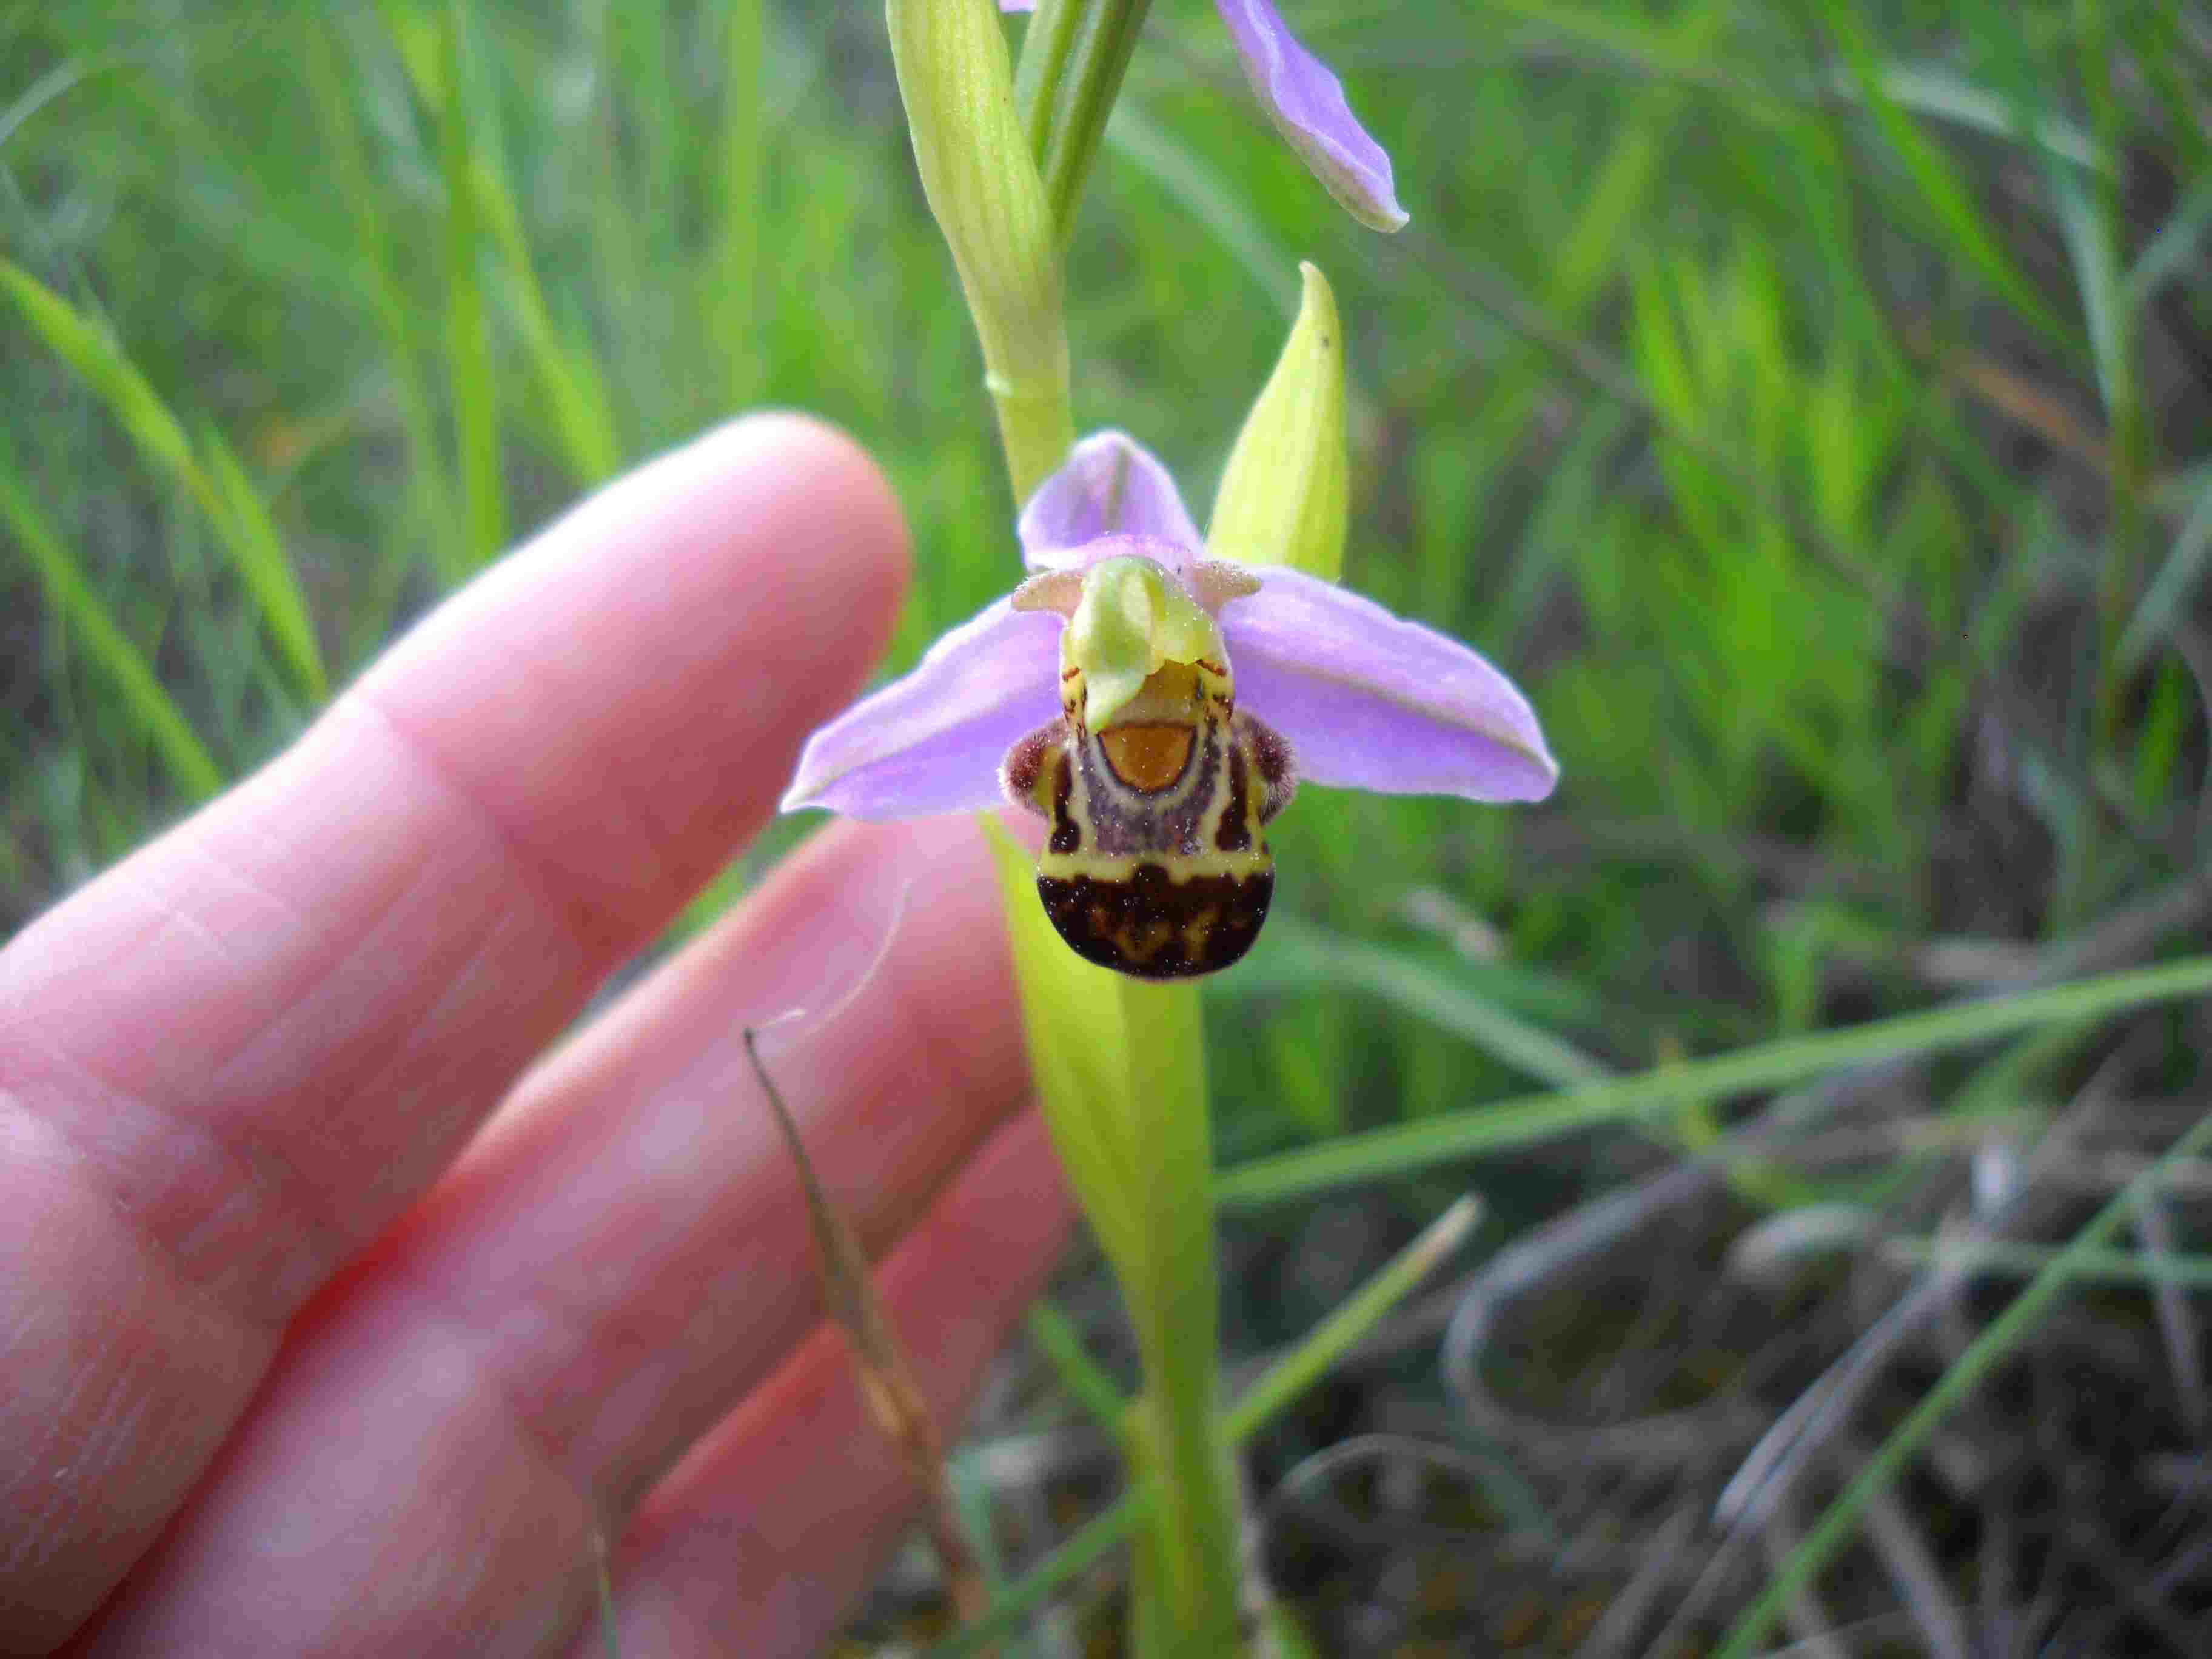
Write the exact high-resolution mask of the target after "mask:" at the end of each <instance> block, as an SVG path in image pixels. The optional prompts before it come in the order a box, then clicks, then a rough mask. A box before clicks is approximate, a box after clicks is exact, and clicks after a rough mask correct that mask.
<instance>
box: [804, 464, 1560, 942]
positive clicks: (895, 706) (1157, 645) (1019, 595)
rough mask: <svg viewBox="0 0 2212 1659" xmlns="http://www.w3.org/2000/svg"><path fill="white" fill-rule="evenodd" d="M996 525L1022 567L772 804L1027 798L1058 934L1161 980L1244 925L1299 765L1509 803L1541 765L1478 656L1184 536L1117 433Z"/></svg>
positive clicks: (1531, 786)
mask: <svg viewBox="0 0 2212 1659" xmlns="http://www.w3.org/2000/svg"><path fill="white" fill-rule="evenodd" d="M1017 528H1018V534H1019V537H1020V539H1021V544H1022V549H1023V553H1024V558H1025V561H1026V562H1027V563H1028V565H1029V567H1030V570H1031V571H1032V572H1033V573H1035V574H1032V575H1031V576H1030V578H1029V579H1028V580H1026V581H1024V582H1023V583H1022V584H1021V585H1020V586H1018V587H1017V588H1015V589H1014V590H1013V592H1011V593H1009V594H1007V595H1006V596H1005V597H1003V598H1001V599H997V600H994V602H993V603H992V604H991V605H988V606H987V607H986V608H985V609H984V610H983V611H982V612H981V614H979V615H978V616H976V617H972V618H971V619H969V621H968V622H966V623H962V624H961V625H960V626H958V627H957V628H955V629H952V630H951V632H949V633H947V634H946V635H944V637H943V638H941V639H939V641H937V643H936V644H935V645H934V646H933V647H931V648H930V650H929V651H928V653H927V654H926V655H925V656H924V657H923V659H922V660H921V664H920V665H918V666H917V667H916V668H915V670H914V671H913V672H912V673H910V674H908V675H907V676H906V677H905V678H902V679H900V680H897V681H895V682H894V683H892V684H890V685H887V686H885V687H884V688H883V689H882V690H879V691H877V692H876V693H874V694H873V695H872V696H869V697H866V698H865V699H863V700H862V701H861V702H859V703H857V704H856V705H854V707H853V708H850V709H848V711H847V712H846V713H845V714H842V715H841V716H839V717H838V718H837V719H836V720H832V721H831V722H830V723H829V725H827V726H823V728H822V729H821V730H820V731H818V732H816V733H815V734H814V736H813V737H812V738H811V739H810V740H809V742H808V744H807V745H806V749H805V753H804V754H803V755H802V756H801V757H800V760H799V770H798V775H797V776H796V778H795V779H794V780H793V783H792V785H791V787H790V790H789V791H788V792H787V794H786V795H785V797H784V802H783V805H784V808H785V810H786V811H793V810H796V809H798V808H801V807H807V806H822V807H828V808H829V809H830V810H832V811H837V812H842V813H844V814H846V815H847V816H848V817H860V818H873V819H887V818H903V817H921V816H926V815H928V814H931V813H937V812H951V811H975V810H980V809H981V808H984V807H987V806H990V805H994V804H996V803H997V802H998V800H999V799H1000V798H1001V796H1002V795H1003V796H1004V797H1005V798H1006V799H1012V801H1014V802H1015V803H1016V804H1017V805H1021V806H1024V807H1026V808H1028V809H1029V810H1030V811H1034V812H1036V813H1037V814H1038V815H1040V816H1041V817H1043V818H1044V819H1045V821H1046V825H1047V836H1046V841H1045V845H1044V849H1043V851H1042V854H1040V855H1039V860H1038V877H1037V885H1038V891H1039V895H1040V896H1041V897H1042V899H1043V901H1044V904H1045V908H1046V911H1047V913H1048V915H1050V916H1051V917H1052V919H1053V922H1054V926H1055V927H1058V929H1059V930H1060V934H1061V937H1063V938H1064V939H1066V940H1067V942H1068V944H1069V945H1071V946H1073V948H1074V949H1075V951H1077V952H1079V954H1080V955H1082V956H1084V957H1087V958H1089V959H1090V960H1091V961H1093V962H1097V963H1101V964H1102V965H1103V966H1106V967H1110V968H1115V969H1120V970H1121V971H1122V972H1124V973H1128V974H1133V975H1139V976H1142V977H1146V978H1176V977H1181V976H1183V975H1192V974H1202V973H1209V972H1212V970H1214V969H1219V968H1225V967H1227V966H1228V965H1229V964H1230V963H1233V962H1235V961H1237V959H1238V958H1239V957H1242V956H1243V954H1244V952H1245V951H1247V950H1248V949H1249V948H1250V945H1251V944H1252V941H1253V939H1254V938H1255V936H1256V935H1257V933H1258V932H1259V929H1260V925H1261V921H1262V920H1263V919H1264V918H1265V916H1266V915H1267V903H1268V900H1269V897H1270V896H1271V894H1272V892H1273V885H1274V875H1273V856H1272V854H1271V853H1270V851H1269V849H1268V846H1267V839H1266V836H1265V835H1264V833H1263V830H1264V826H1265V825H1266V824H1267V822H1268V821H1269V820H1270V819H1272V818H1273V817H1274V816H1275V815H1276V813H1278V812H1279V811H1281V810H1282V809H1283V807H1284V806H1285V805H1287V804H1288V803H1289V801H1290V799H1291V794H1292V793H1293V791H1294V790H1295V789H1296V787H1297V783H1298V782H1299V781H1307V782H1311V783H1317V784H1334V785H1339V786H1342V787H1351V788H1359V789H1370V790H1378V791H1383V792H1386V793H1431V794H1450V795H1459V796H1462V797H1464V798H1466V799H1471V800H1485V801H1509V800H1534V799H1540V798H1541V797H1542V796H1544V795H1545V794H1547V793H1549V792H1550V789H1551V787H1552V785H1553V781H1554V780H1555V779H1556V778H1557V776H1558V768H1557V766H1556V765H1555V764H1554V763H1553V759H1552V757H1551V755H1550V753H1549V752H1548V751H1547V750H1546V748H1545V746H1544V738H1543V734H1542V732H1541V731H1540V730H1539V729H1538V726H1537V724H1536V720H1535V716H1534V714H1532V713H1531V712H1530V710H1529V708H1528V702H1527V701H1526V700H1525V699H1524V698H1523V697H1522V696H1521V694H1520V692H1519V691H1518V690H1516V689H1515V688H1514V686H1513V684H1512V683H1511V682H1510V680H1508V679H1507V678H1505V677H1504V675H1503V674H1501V673H1499V672H1498V670H1497V669H1495V668H1493V667H1492V665H1490V664H1489V663H1488V662H1486V661H1485V660H1484V659H1482V658H1481V657H1480V655H1478V654H1477V653H1474V651H1472V650H1470V649H1468V647H1466V646H1463V645H1462V644H1460V643H1459V642H1458V641H1455V640H1452V639H1449V638H1447V637H1446V636H1445V635H1442V634H1438V633H1437V632H1435V631H1434V630H1432V629H1427V628H1425V627H1422V626H1421V625H1420V624H1419V623H1412V622H1407V621H1406V620H1404V619H1403V618H1401V617H1395V616H1393V615H1392V614H1391V613H1390V612H1389V611H1386V610H1384V609H1383V607H1382V606H1380V605H1376V604H1374V603H1373V602H1372V601H1370V600H1368V599H1363V598H1361V597H1360V596H1359V595H1358V594H1356V593H1353V592H1349V591H1348V590H1346V589H1345V588H1342V587H1340V586H1336V585H1335V584H1334V583H1332V582H1328V581H1325V580H1322V579H1321V578H1319V577H1317V576H1314V575H1310V574H1307V573H1305V572H1304V571H1300V570H1296V569H1292V568H1288V567H1287V566H1284V565H1279V564H1274V563H1270V562H1246V561H1245V559H1244V558H1242V557H1238V558H1226V559H1225V558H1220V557H1212V558H1209V557H1207V556H1205V553H1204V552H1203V551H1202V550H1201V543H1200V538H1199V535H1198V532H1197V528H1196V526H1194V524H1193V523H1192V521H1191V518H1190V515H1189V513H1188V512H1187V511H1186V510H1185V508H1184V507H1183V504H1182V497H1181V496H1180V495H1178V494H1177V493H1176V487H1175V483H1174V480H1173V479H1172V478H1171V477H1170V476H1169V474H1168V471H1167V469H1166V468H1165V467H1164V466H1163V465H1161V464H1160V463H1159V461H1158V459H1155V458H1154V457H1153V456H1152V454H1151V453H1149V452H1147V451H1146V449H1144V448H1143V447H1141V446H1140V445H1139V444H1137V443H1136V442H1135V441H1133V440H1132V439H1130V438H1128V437H1127V436H1126V435H1123V434H1121V433H1119V432H1103V433H1100V434H1097V435H1095V436H1093V437H1091V438H1089V439H1087V440H1085V441H1084V442H1083V443H1081V444H1079V445H1078V446H1077V447H1076V448H1075V449H1074V450H1073V453H1071V454H1070V456H1069V459H1068V460H1067V462H1066V465H1064V466H1063V467H1062V468H1061V469H1060V471H1058V472H1056V473H1054V475H1053V476H1052V477H1050V478H1048V480H1047V481H1046V482H1045V483H1044V484H1043V485H1042V487H1041V488H1039V489H1037V490H1036V493H1035V494H1034V495H1032V496H1031V497H1030V501H1029V502H1028V504H1027V506H1026V507H1024V509H1023V512H1022V513H1021V517H1020V520H1019V521H1018V526H1017ZM1223 551H1230V552H1233V553H1236V554H1239V555H1257V556H1260V557H1261V559H1262V560H1263V559H1264V556H1265V554H1266V552H1267V550H1265V549H1236V550H1220V549H1216V550H1215V552H1216V553H1217V554H1218V553H1220V552H1223ZM1054 710H1057V713H1056V714H1055V713H1054Z"/></svg>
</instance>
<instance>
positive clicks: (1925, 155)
mask: <svg viewBox="0 0 2212 1659" xmlns="http://www.w3.org/2000/svg"><path fill="white" fill-rule="evenodd" d="M1823 15H1824V16H1825V18H1826V21H1827V23H1828V26H1829V27H1830V28H1831V29H1832V31H1833V32H1834V34H1835V40H1836V44H1837V46H1838V49H1839V50H1840V51H1841V52H1842V53H1843V55H1844V64H1846V65H1847V66H1848V67H1849V69H1850V73H1851V78H1852V79H1853V80H1854V81H1856V82H1857V83H1858V89H1859V94H1860V96H1861V97H1863V98H1864V99H1865V100H1866V106H1867V112H1868V113H1869V115H1870V116H1871V117H1872V118H1873V119H1874V124H1875V128H1876V130H1877V131H1880V132H1881V136H1882V137H1884V138H1886V139H1887V140H1888V141H1889V146H1890V148H1891V149H1893V150H1894V151H1896V152H1897V157H1898V159H1899V161H1902V162H1903V163H1904V164H1905V172H1906V173H1909V174H1910V175H1911V179H1912V182H1913V184H1914V185H1916V186H1917V187H1918V189H1919V191H1920V195H1921V197H1922V199H1923V201H1924V202H1925V203H1926V204H1927V205H1928V207H1929V210H1930V211H1931V212H1933V213H1934V214H1935V216H1936V221H1937V222H1938V223H1940V224H1941V225H1942V228H1943V229H1944V232H1945V233H1946V234H1947V235H1948V237H1949V238H1950V240H1951V243H1952V246H1953V248H1954V251H1955V252H1958V253H1959V254H1960V257H1962V258H1964V259H1965V260H1966V262H1967V263H1968V264H1971V265H1972V266H1973V267H1974V268H1975V269H1976V270H1978V271H1980V272H1981V274H1982V276H1983V278H1984V280H1985V281H1986V282H1987V283H1989V284H1990V287H1992V288H1994V289H1996V291H1997V292H1998V293H1999V294H2002V295H2004V297H2005V298H2006V299H2007V300H2008V301H2010V302H2011V304H2012V307H2013V308H2014V309H2015V310H2016V311H2018V312H2019V313H2020V314H2021V316H2023V317H2025V318H2026V319H2028V321H2030V322H2032V323H2033V324H2034V325H2036V326H2037V327H2038V328H2039V329H2041V330H2042V331H2044V332H2045V334H2048V335H2049V336H2050V337H2051V338H2052V339H2053V340H2056V341H2057V342H2058V343H2060V344H2062V345H2065V346H2069V347H2074V346H2077V345H2078V344H2079V337H2078V336H2077V335H2075V332H2074V331H2073V330H2071V329H2069V327H2067V325H2065V324H2064V323H2063V322H2061V321H2060V320H2059V319H2058V317H2057V313H2054V312H2053V311H2052V310H2051V307H2050V305H2049V304H2048V303H2047V302H2046V301H2045V299H2044V297H2043V296H2042V295H2040V294H2039V293H2037V292H2036V290H2035V287H2034V285H2033V283H2030V282H2029V281H2028V280H2027V277H2026V276H2022V275H2021V270H2020V267H2019V266H2017V265H2016V264H2014V263H2013V260H2012V256H2011V255H2010V254H2008V253H2007V252H2005V250H2004V245H2003V244H2002V242H2000V241H1999V240H1997V239H1996V235H1995V234H1993V233H1992V232H1991V231H1990V228H1989V227H1988V225H1987V224H1985V223H1984V222H1983V219H1982V216H1981V212H1980V210H1978V208H1977V207H1976V206H1975V205H1974V198H1973V196H1972V192H1971V191H1968V190H1967V188H1966V182H1965V180H1964V179H1960V176H1959V173H1958V172H1957V170H1956V169H1955V168H1954V167H1953V166H1952V165H1951V162H1950V160H1949V158H1948V157H1947V156H1946V155H1944V154H1943V152H1942V150H1941V149H1937V148H1936V145H1935V144H1933V143H1930V142H1929V139H1928V138H1927V137H1926V136H1925V135H1924V134H1923V133H1922V132H1921V131H1920V129H1919V127H1918V126H1917V125H1915V124H1914V122H1913V119H1912V118H1911V116H1910V115H1908V114H1906V113H1905V108H1904V106H1902V105H1901V104H1899V102H1898V100H1897V98H1896V96H1895V95H1894V93H1893V88H1892V83H1891V80H1890V77H1889V76H1887V75H1885V74H1884V72H1883V70H1882V66H1881V64H1880V63H1879V62H1878V61H1877V60H1876V59H1875V49H1874V42H1873V41H1872V40H1870V39H1869V38H1868V35H1867V32H1866V25H1865V22H1864V21H1863V19H1862V18H1861V17H1860V16H1859V15H1858V9H1857V6H1856V5H1854V4H1843V5H1837V6H1832V7H1828V8H1826V9H1825V10H1824V12H1823Z"/></svg>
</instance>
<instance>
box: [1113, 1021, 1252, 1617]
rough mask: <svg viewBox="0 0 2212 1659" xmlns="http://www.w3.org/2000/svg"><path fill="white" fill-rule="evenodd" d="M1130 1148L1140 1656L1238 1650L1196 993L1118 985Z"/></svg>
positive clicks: (1131, 1429) (1129, 1292)
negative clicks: (1138, 1373)
mask: <svg viewBox="0 0 2212 1659" xmlns="http://www.w3.org/2000/svg"><path fill="white" fill-rule="evenodd" d="M1118 988H1119V990H1120V994H1121V1028H1122V1031H1123V1033H1124V1034H1125V1036H1126V1038H1127V1043H1128V1050H1127V1054H1128V1064H1129V1071H1130V1083H1131V1090H1130V1097H1131V1100H1132V1103H1133V1104H1134V1105H1135V1107H1136V1108H1137V1110H1138V1112H1139V1114H1140V1115H1139V1118H1138V1119H1137V1120H1136V1121H1134V1122H1133V1123H1132V1124H1131V1126H1130V1127H1131V1128H1132V1129H1133V1131H1134V1133H1132V1134H1131V1136H1130V1138H1129V1151H1130V1152H1131V1153H1132V1154H1133V1158H1134V1159H1135V1162H1136V1164H1137V1168H1136V1169H1135V1170H1134V1171H1133V1173H1134V1174H1135V1176H1136V1179H1137V1186H1136V1188H1135V1190H1134V1192H1133V1194H1132V1196H1133V1199H1134V1200H1135V1202H1136V1206H1137V1209H1138V1213H1139V1217H1140V1218H1141V1222H1142V1229H1143V1231H1142V1237H1141V1242H1140V1254H1139V1261H1138V1262H1137V1263H1136V1264H1134V1265H1135V1268H1136V1270H1135V1272H1134V1273H1131V1274H1129V1275H1127V1277H1125V1279H1124V1280H1123V1284H1122V1287H1121V1288H1122V1294H1123V1296H1124V1297H1126V1298H1127V1301H1128V1304H1129V1314H1130V1319H1131V1322H1132V1323H1133V1325H1134V1327H1135V1328H1136V1334H1137V1346H1138V1351H1139V1355H1140V1357H1141V1358H1142V1361H1143V1364H1144V1373H1145V1393H1144V1395H1143V1397H1142V1398H1141V1399H1140V1400H1139V1401H1137V1403H1136V1404H1135V1405H1134V1406H1133V1407H1131V1408H1130V1412H1129V1416H1128V1418H1127V1422H1126V1424H1125V1426H1124V1436H1123V1437H1124V1441H1125V1443H1126V1444H1127V1448H1128V1454H1129V1462H1130V1473H1131V1475H1132V1478H1133V1479H1134V1480H1138V1481H1140V1482H1142V1481H1150V1483H1151V1484H1152V1486H1153V1487H1154V1489H1155V1490H1156V1491H1157V1492H1158V1494H1159V1499H1158V1516H1157V1520H1156V1522H1155V1524H1154V1525H1153V1527H1152V1530H1151V1532H1150V1534H1149V1535H1148V1536H1147V1537H1146V1539H1145V1540H1144V1541H1142V1542H1140V1543H1139V1547H1138V1549H1137V1554H1136V1566H1137V1577H1136V1587H1137V1596H1136V1601H1137V1608H1138V1620H1137V1628H1138V1632H1139V1641H1138V1642H1137V1643H1136V1644H1134V1647H1133V1651H1134V1652H1135V1653H1137V1654H1138V1655H1139V1656H1146V1659H1149V1656H1152V1655H1165V1654H1183V1653H1188V1654H1194V1655H1206V1656H1212V1655H1217V1654H1233V1653H1235V1652H1237V1651H1238V1641H1237V1505H1236V1498H1235V1495H1234V1494H1235V1488H1234V1486H1233V1485H1232V1484H1231V1466H1230V1461H1229V1460H1230V1453H1229V1448H1228V1443H1227V1441H1226V1440H1225V1437H1223V1435H1222V1433H1221V1427H1220V1421H1219V1411H1218V1406H1219V1400H1220V1389H1221V1377H1220V1358H1219V1356H1220V1331H1219V1325H1220V1282H1219V1276H1218V1268H1217V1266H1216V1263H1215V1261H1214V1254H1213V1197H1212V1156H1213V1153H1212V1134H1211V1131H1210V1127H1209V1124H1208V1121H1207V1112H1206V1044H1205V1031H1204V1027H1203V1024H1202V1022H1201V1020H1200V1010H1199V994H1198V987H1196V986H1194V985H1190V984H1158V983H1153V982H1151V981H1144V980H1136V979H1128V978H1121V979H1120V980H1119V986H1118Z"/></svg>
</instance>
